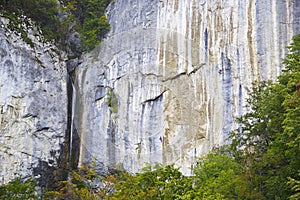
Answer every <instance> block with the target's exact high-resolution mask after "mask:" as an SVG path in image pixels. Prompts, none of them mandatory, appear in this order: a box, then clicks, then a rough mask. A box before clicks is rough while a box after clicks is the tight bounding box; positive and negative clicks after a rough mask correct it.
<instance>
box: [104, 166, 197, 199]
mask: <svg viewBox="0 0 300 200" xmlns="http://www.w3.org/2000/svg"><path fill="white" fill-rule="evenodd" d="M105 181H106V184H108V183H109V184H108V185H110V186H111V187H112V188H111V189H110V190H108V189H107V188H106V190H105V191H103V195H104V196H103V199H120V200H121V199H124V200H125V199H186V198H184V196H187V195H188V192H190V191H191V190H192V184H191V183H192V182H191V178H190V177H185V176H183V175H182V174H181V172H180V171H179V170H178V169H177V168H174V166H173V165H169V166H166V167H160V168H158V169H156V170H154V171H149V170H148V169H146V172H144V173H138V174H136V175H135V176H133V175H131V174H128V173H122V174H120V175H115V176H113V178H112V176H110V177H108V179H105ZM107 191H114V192H110V193H109V192H107Z"/></svg>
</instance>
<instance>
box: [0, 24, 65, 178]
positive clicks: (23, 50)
mask: <svg viewBox="0 0 300 200" xmlns="http://www.w3.org/2000/svg"><path fill="white" fill-rule="evenodd" d="M7 23H8V22H7V21H6V20H5V19H4V18H0V24H1V28H0V146H1V150H0V177H1V183H5V182H7V181H8V180H11V179H13V178H15V177H16V176H20V175H21V176H28V175H31V174H32V173H34V175H36V176H37V177H42V176H44V175H45V173H49V174H48V175H53V174H52V172H51V170H52V169H53V168H55V167H57V164H58V160H59V157H60V154H61V145H62V143H63V142H64V137H65V131H66V129H67V103H68V101H67V91H66V89H67V87H66V75H67V73H66V67H65V66H64V63H65V62H62V61H63V59H64V58H63V57H61V55H60V54H58V53H57V52H59V51H58V49H57V48H56V47H55V46H53V45H51V44H43V43H42V42H39V41H38V36H35V37H34V36H33V31H32V29H30V28H28V30H27V31H28V32H29V37H30V38H31V40H32V41H33V43H34V48H32V47H30V46H29V45H28V44H26V43H25V42H24V41H23V40H22V38H21V37H20V36H18V35H15V34H14V33H12V32H11V31H9V30H7V29H5V28H4V27H7V25H6V24H7ZM43 178H44V179H46V178H49V179H51V178H52V177H51V176H48V177H43ZM44 181H46V180H44Z"/></svg>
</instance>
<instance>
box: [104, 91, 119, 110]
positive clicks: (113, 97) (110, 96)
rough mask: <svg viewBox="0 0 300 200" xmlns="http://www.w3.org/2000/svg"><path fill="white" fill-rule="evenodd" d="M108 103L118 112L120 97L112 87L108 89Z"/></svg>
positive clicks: (111, 108)
mask: <svg viewBox="0 0 300 200" xmlns="http://www.w3.org/2000/svg"><path fill="white" fill-rule="evenodd" d="M106 103H107V105H108V106H109V107H110V110H111V112H113V113H118V98H117V97H116V95H115V94H114V92H113V90H112V89H108V90H107V94H106Z"/></svg>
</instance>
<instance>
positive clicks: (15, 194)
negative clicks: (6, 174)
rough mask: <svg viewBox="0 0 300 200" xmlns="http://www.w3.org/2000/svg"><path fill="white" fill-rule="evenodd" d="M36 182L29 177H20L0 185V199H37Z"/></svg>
mask: <svg viewBox="0 0 300 200" xmlns="http://www.w3.org/2000/svg"><path fill="white" fill-rule="evenodd" d="M36 186H37V182H36V181H35V180H33V179H31V178H29V179H25V180H23V179H21V178H20V177H18V178H16V179H15V180H12V181H10V182H9V183H8V184H6V185H2V186H0V199H9V200H17V199H28V200H34V199H38V194H37V190H36Z"/></svg>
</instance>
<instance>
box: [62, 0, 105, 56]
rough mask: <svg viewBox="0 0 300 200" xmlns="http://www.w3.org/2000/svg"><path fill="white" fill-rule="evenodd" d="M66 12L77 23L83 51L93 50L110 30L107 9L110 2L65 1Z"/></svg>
mask: <svg viewBox="0 0 300 200" xmlns="http://www.w3.org/2000/svg"><path fill="white" fill-rule="evenodd" d="M63 2H64V4H65V7H64V8H65V9H64V10H65V11H67V12H68V13H69V16H71V17H72V19H73V22H75V25H74V28H75V30H76V31H78V32H79V33H80V36H81V41H82V44H83V50H88V51H90V50H92V49H93V48H94V47H95V46H97V45H98V44H99V43H100V41H101V39H102V38H103V37H104V36H105V34H106V33H107V32H108V31H109V30H110V26H109V22H108V20H107V18H106V16H105V8H106V7H107V6H108V4H109V3H110V2H111V1H110V0H64V1H63Z"/></svg>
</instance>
